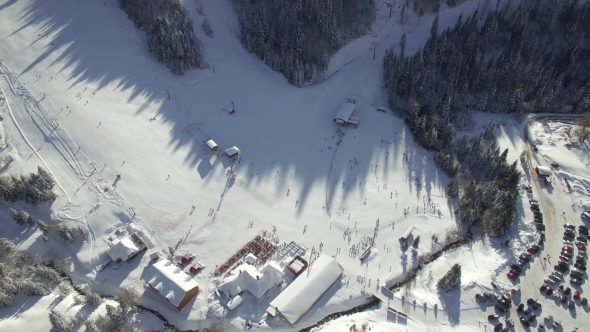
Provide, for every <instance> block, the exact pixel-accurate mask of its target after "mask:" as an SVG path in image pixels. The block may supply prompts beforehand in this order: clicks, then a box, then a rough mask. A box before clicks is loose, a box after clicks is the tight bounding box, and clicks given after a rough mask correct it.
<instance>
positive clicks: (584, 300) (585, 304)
mask: <svg viewBox="0 0 590 332" xmlns="http://www.w3.org/2000/svg"><path fill="white" fill-rule="evenodd" d="M581 304H582V305H584V306H587V305H588V299H587V298H585V297H583V298H582V302H581Z"/></svg>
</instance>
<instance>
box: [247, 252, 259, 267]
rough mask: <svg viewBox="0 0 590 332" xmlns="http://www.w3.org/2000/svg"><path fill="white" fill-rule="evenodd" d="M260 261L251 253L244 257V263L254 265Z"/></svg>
mask: <svg viewBox="0 0 590 332" xmlns="http://www.w3.org/2000/svg"><path fill="white" fill-rule="evenodd" d="M257 260H258V257H256V256H255V255H254V254H252V253H250V254H248V255H247V256H246V257H244V262H246V263H248V264H250V265H252V264H254V263H256V261H257Z"/></svg>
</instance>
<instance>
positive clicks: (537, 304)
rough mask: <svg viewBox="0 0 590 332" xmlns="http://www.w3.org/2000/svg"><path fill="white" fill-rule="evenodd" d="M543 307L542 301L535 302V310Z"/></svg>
mask: <svg viewBox="0 0 590 332" xmlns="http://www.w3.org/2000/svg"><path fill="white" fill-rule="evenodd" d="M542 307H543V306H542V305H541V302H535V303H533V309H535V310H539V309H540V308H542Z"/></svg>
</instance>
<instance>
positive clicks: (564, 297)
mask: <svg viewBox="0 0 590 332" xmlns="http://www.w3.org/2000/svg"><path fill="white" fill-rule="evenodd" d="M567 300H568V298H567V296H565V295H562V296H561V299H560V300H559V302H561V303H562V304H565V303H567Z"/></svg>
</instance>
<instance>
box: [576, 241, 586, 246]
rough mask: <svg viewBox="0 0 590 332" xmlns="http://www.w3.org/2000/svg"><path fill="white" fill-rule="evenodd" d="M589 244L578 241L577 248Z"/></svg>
mask: <svg viewBox="0 0 590 332" xmlns="http://www.w3.org/2000/svg"><path fill="white" fill-rule="evenodd" d="M586 244H587V243H586V242H583V241H576V246H585V245H586Z"/></svg>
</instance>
